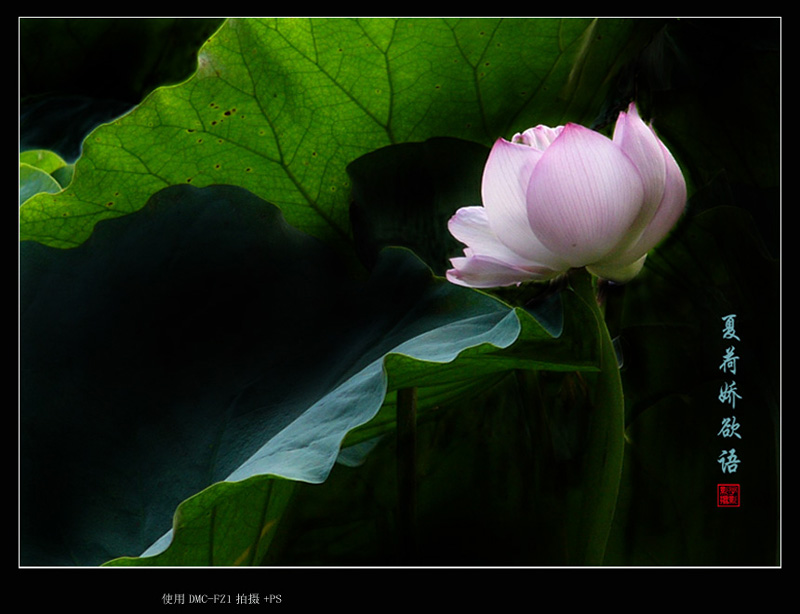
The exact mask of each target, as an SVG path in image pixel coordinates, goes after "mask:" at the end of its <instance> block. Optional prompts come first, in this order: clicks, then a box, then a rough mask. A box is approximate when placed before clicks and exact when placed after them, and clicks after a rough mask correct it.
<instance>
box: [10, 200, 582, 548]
mask: <svg viewBox="0 0 800 614" xmlns="http://www.w3.org/2000/svg"><path fill="white" fill-rule="evenodd" d="M21 251H22V253H21V262H22V271H21V273H22V282H21V365H22V366H21V403H22V423H21V446H22V471H21V479H22V508H21V510H22V561H23V563H24V564H46V563H57V564H69V563H73V564H74V563H80V564H96V563H100V562H103V561H105V560H107V559H110V558H112V557H115V556H120V555H138V554H140V553H141V552H143V551H144V550H145V549H146V548H147V547H148V546H150V545H151V544H152V543H153V542H154V541H156V540H157V539H158V538H159V537H160V536H162V535H164V534H165V533H166V532H167V531H168V530H169V528H170V526H171V519H172V517H173V513H174V512H175V510H176V508H177V507H178V506H179V504H180V503H181V502H183V501H184V500H186V499H187V498H189V497H192V496H193V495H195V494H197V493H200V492H201V491H204V489H206V488H207V487H209V486H211V485H213V484H215V483H217V482H221V481H225V480H227V481H228V482H231V483H237V484H242V488H250V487H253V486H254V487H255V488H256V489H257V490H258V489H261V491H263V489H265V488H267V490H269V488H268V487H266V486H264V485H263V484H255V485H254V484H253V483H252V482H249V481H248V480H249V479H250V478H253V477H254V476H267V475H277V476H282V477H285V478H289V479H291V480H303V481H308V482H321V481H323V480H325V478H326V476H327V474H328V472H329V471H330V468H331V466H332V465H333V463H334V462H335V459H336V456H337V454H338V452H339V447H340V444H341V442H342V440H343V438H344V437H345V435H346V434H347V433H348V432H349V431H351V430H352V429H354V428H355V427H358V426H359V425H361V424H364V423H367V422H368V421H369V420H370V419H371V418H373V417H374V416H375V415H376V413H377V412H378V410H379V409H380V408H381V405H382V404H383V403H384V400H385V398H386V394H387V391H388V390H389V388H390V387H393V388H396V387H398V386H406V385H416V383H419V384H420V385H421V386H426V385H427V386H431V387H432V389H433V390H434V392H436V393H441V391H442V387H443V386H447V385H453V386H454V389H455V390H459V388H463V386H464V385H465V382H470V381H472V382H474V383H475V384H476V385H480V383H481V379H480V377H479V376H480V375H481V374H484V375H485V374H488V373H492V372H496V371H502V370H506V369H514V368H518V367H523V368H526V367H533V368H553V369H565V368H579V369H580V368H589V369H591V368H594V366H595V364H596V347H595V343H594V341H593V339H594V335H593V328H592V327H593V326H594V324H593V323H592V320H591V316H590V315H588V316H587V314H586V310H585V309H584V310H582V309H581V305H580V304H576V305H572V306H570V307H569V309H568V310H567V313H568V314H570V315H569V317H567V318H566V319H564V321H563V322H562V323H560V324H559V325H558V328H559V329H558V330H554V329H553V328H552V327H549V326H548V327H547V328H545V327H544V326H542V325H540V324H538V322H537V321H536V320H535V319H534V318H533V317H531V316H530V315H529V314H528V313H527V312H525V311H522V310H518V309H511V308H509V307H508V306H506V305H505V304H503V303H502V302H500V301H497V300H496V299H494V298H491V297H489V296H488V295H486V294H483V293H480V292H475V291H472V290H469V289H466V288H459V287H456V286H453V285H451V284H449V283H447V282H446V281H444V280H441V279H436V278H434V277H433V276H432V275H431V272H430V270H429V269H428V268H427V267H426V266H425V265H424V264H422V263H421V262H420V261H419V260H418V259H417V258H416V257H415V256H414V255H413V254H412V253H411V252H409V251H407V250H403V249H396V250H389V251H388V252H386V253H385V254H384V257H383V258H382V259H381V261H380V262H379V264H378V266H377V267H376V269H375V270H374V271H373V272H372V275H371V277H370V278H369V279H362V278H361V277H363V276H359V275H357V274H355V272H354V271H352V270H351V269H350V268H349V264H348V263H347V262H346V261H342V260H340V259H339V258H337V257H336V255H335V253H333V252H332V251H331V250H330V249H329V248H327V247H325V246H324V245H323V244H321V243H320V242H318V241H317V240H316V239H314V238H312V237H309V236H307V235H305V234H303V233H300V232H299V231H296V230H295V229H293V228H292V227H290V226H289V225H288V224H286V223H285V221H283V219H282V218H281V217H280V215H279V213H278V212H277V210H276V209H275V208H274V207H271V206H270V205H268V204H267V203H265V202H263V201H262V200H261V199H259V198H257V197H255V196H253V195H251V194H250V193H248V192H246V191H244V190H242V189H241V188H232V187H213V188H205V189H197V188H193V187H189V186H181V187H175V188H170V189H168V190H165V191H162V192H160V193H159V194H157V195H156V197H154V198H153V199H152V201H151V202H150V203H149V205H148V206H147V207H146V208H145V209H143V210H141V211H140V212H138V213H137V214H135V215H131V216H126V217H124V218H120V219H117V220H111V221H107V222H104V223H103V224H100V225H98V227H97V229H96V231H95V233H94V234H93V236H92V237H91V239H90V240H89V241H88V242H86V243H85V244H84V245H82V246H80V247H78V248H75V249H71V250H61V249H56V248H51V247H47V246H44V245H41V244H39V243H34V242H23V243H22V246H21ZM565 300H567V301H569V300H571V299H570V298H566V299H565ZM587 325H588V326H589V329H586V328H585V327H586V326H587ZM562 329H563V332H562ZM564 343H568V344H569V347H568V348H567V349H564V348H562V345H563V344H564ZM502 348H508V349H509V351H512V350H514V348H517V350H518V352H519V354H518V355H517V354H515V353H513V352H512V353H511V354H509V355H508V356H505V355H504V353H503V352H502V351H501V350H502ZM523 349H524V351H523ZM537 349H538V351H537ZM459 356H461V357H462V359H463V360H462V359H459V360H458V361H455V359H456V358H457V357H459ZM454 361H455V362H454ZM391 382H393V383H391ZM457 384H459V385H457ZM264 479H267V478H266V477H265V478H264ZM227 488H229V489H231V488H232V487H230V486H228V487H227ZM212 490H213V489H212ZM233 491H234V492H233V493H231V494H230V496H237V495H236V489H235V488H233ZM281 492H283V491H281ZM211 495H212V496H215V497H218V496H219V491H218V490H215V491H214V492H212V493H211ZM205 496H209V493H208V491H205V494H204V497H205ZM244 499H247V497H244ZM204 500H205V499H204ZM249 500H251V501H256V502H257V501H262V502H263V501H264V499H263V496H262V498H261V499H258V498H257V497H256V498H250V499H249ZM220 501H221V502H220V508H219V509H217V508H216V507H214V513H213V514H211V516H209V514H207V513H205V512H197V514H199V516H200V517H201V518H200V521H201V522H202V523H206V525H205V526H206V529H208V526H207V524H208V523H209V522H211V523H212V524H213V526H214V527H216V530H218V531H229V530H230V528H231V527H232V526H244V525H247V526H250V525H253V526H254V527H255V528H253V531H252V532H250V533H248V534H249V535H250V534H258V533H259V531H260V530H261V529H262V528H263V526H262V525H261V524H260V523H261V522H266V520H265V519H268V518H269V514H265V510H267V509H268V508H269V505H272V506H273V509H275V506H276V505H277V504H275V503H274V501H273V502H272V503H270V502H269V497H267V503H264V504H263V505H262V504H260V503H256V504H255V505H256V507H257V509H252V508H243V507H239V506H232V505H227V506H225V505H224V503H225V501H228V497H227V496H226V497H222V498H221V499H220ZM198 507H201V508H203V505H200V506H197V505H195V506H194V507H193V506H192V504H189V505H187V507H184V508H182V509H181V514H180V515H179V516H180V519H181V523H183V524H181V526H184V525H185V524H186V523H187V522H188V521H187V520H186V519H187V517H188V518H191V517H192V514H191V513H190V512H191V510H193V509H194V510H195V511H196V510H197V509H198ZM212 507H213V506H212ZM277 507H278V508H279V507H280V506H279V505H277ZM223 508H224V509H227V510H229V515H227V516H226V514H225V513H222V511H220V510H221V509H223ZM203 509H204V510H205V511H206V512H207V511H208V507H207V506H206V507H204V508H203ZM245 509H246V511H248V513H252V514H254V515H255V518H257V519H261V520H258V521H254V520H253V517H252V516H250V517H246V518H245V519H243V518H242V513H243V510H245ZM204 513H205V515H204ZM274 513H275V514H278V512H274ZM211 517H213V520H209V518H211ZM176 518H178V517H176ZM242 523H244V525H243V524H242ZM188 524H191V523H188ZM193 530H194V529H193ZM208 534H209V533H208V530H206V535H208ZM226 534H227V533H226ZM168 541H169V539H167V540H166V541H165V542H163V543H162V544H161V545H159V546H158V547H157V548H156V550H155V551H159V550H161V549H163V547H164V546H165V545H166V543H168ZM214 543H216V544H218V545H219V547H221V548H228V550H225V552H224V554H225V555H226V556H223V554H220V553H218V554H217V556H216V558H215V559H214V560H217V561H229V562H230V564H233V562H234V561H236V560H238V559H239V557H240V556H241V554H242V552H243V548H240V545H241V544H239V543H238V542H237V541H236V540H233V541H228V542H226V541H225V540H221V539H220V540H217V542H214ZM204 545H205V546H207V547H206V548H205V549H204V550H203V551H202V554H201V555H200V556H199V557H198V554H197V552H196V551H192V553H191V558H190V559H189V560H190V561H193V562H197V561H202V562H207V561H208V560H210V558H209V557H210V556H211V555H210V554H209V550H208V544H204ZM231 548H233V549H234V550H235V552H234V551H231V550H230V549H231ZM226 557H227V558H226ZM212 558H213V557H212ZM184 563H187V560H184ZM187 564H188V563H187Z"/></svg>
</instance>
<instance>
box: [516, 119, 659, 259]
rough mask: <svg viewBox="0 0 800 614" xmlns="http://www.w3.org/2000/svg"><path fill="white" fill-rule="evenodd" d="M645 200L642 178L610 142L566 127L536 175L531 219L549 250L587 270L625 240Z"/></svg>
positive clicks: (532, 184) (575, 127)
mask: <svg viewBox="0 0 800 614" xmlns="http://www.w3.org/2000/svg"><path fill="white" fill-rule="evenodd" d="M643 196H644V187H643V185H642V180H641V178H640V176H639V172H638V171H637V169H636V167H635V166H634V165H633V163H632V162H631V160H630V159H629V158H628V156H626V155H625V154H624V153H623V152H622V150H621V149H620V148H619V147H618V146H617V145H615V144H614V143H613V142H612V141H611V139H608V138H606V137H605V136H603V135H601V134H599V133H597V132H594V131H592V130H589V129H588V128H584V127H582V126H578V125H576V124H568V125H567V126H565V128H564V130H563V131H562V132H561V134H560V136H559V137H558V138H557V139H556V140H555V141H553V143H552V144H551V145H550V147H548V148H547V150H546V151H545V152H544V154H542V157H541V159H540V160H539V161H538V163H537V164H536V166H535V168H534V169H533V173H532V174H531V180H530V184H529V186H528V192H527V201H528V219H529V220H530V226H531V228H533V231H534V232H535V233H536V236H537V237H538V238H539V239H540V240H541V242H542V243H543V244H544V245H545V246H546V247H547V248H548V249H549V250H551V251H552V252H553V253H556V254H558V255H559V256H560V257H561V258H563V259H564V260H566V261H567V262H568V263H569V264H570V265H571V266H576V267H577V266H585V265H587V264H591V263H593V262H597V261H599V260H601V259H602V258H603V256H605V255H606V254H607V253H608V252H609V251H610V250H612V249H613V248H614V247H615V246H616V245H617V244H618V243H619V242H620V240H621V238H622V237H624V236H625V235H626V233H627V232H628V230H629V228H630V227H631V224H632V223H633V222H634V220H635V219H636V217H637V215H638V214H639V210H640V207H641V203H642V198H643Z"/></svg>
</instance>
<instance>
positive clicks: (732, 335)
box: [717, 314, 742, 473]
mask: <svg viewBox="0 0 800 614" xmlns="http://www.w3.org/2000/svg"><path fill="white" fill-rule="evenodd" d="M722 321H723V322H724V327H723V329H722V338H723V339H726V340H731V339H735V340H736V341H741V339H739V337H738V335H737V334H736V314H730V315H727V316H725V317H723V318H722ZM737 360H739V357H738V356H737V355H736V346H735V345H731V346H729V347H728V348H727V349H726V350H725V354H724V355H723V357H722V364H720V366H719V368H720V370H721V371H722V372H723V373H726V374H731V375H736V361H737ZM717 398H718V399H719V401H720V402H721V403H723V404H725V403H727V404H730V406H731V410H734V409H736V400H737V399H741V398H742V397H741V395H740V394H739V393H738V392H737V390H736V381H735V380H731V381H728V382H724V383H723V384H722V386H721V387H720V390H719V396H718V397H717ZM739 426H740V425H739V423H738V422H737V421H736V416H735V415H733V414H731V415H730V416H727V417H725V418H723V419H722V426H721V428H720V429H719V432H717V436H719V437H724V438H730V437H736V438H738V439H741V438H742V436H741V435H740V434H739V433H738V432H737V431H738V430H739ZM717 462H718V463H719V464H720V466H721V468H722V472H723V473H734V472H735V471H736V470H737V469H738V467H739V462H740V461H739V458H738V456H737V455H736V448H731V449H730V450H722V453H721V454H720V455H719V457H717Z"/></svg>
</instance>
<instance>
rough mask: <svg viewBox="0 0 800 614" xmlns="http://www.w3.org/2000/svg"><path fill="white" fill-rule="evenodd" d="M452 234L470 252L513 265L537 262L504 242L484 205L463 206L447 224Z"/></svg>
mask: <svg viewBox="0 0 800 614" xmlns="http://www.w3.org/2000/svg"><path fill="white" fill-rule="evenodd" d="M447 227H448V229H449V230H450V234H452V235H453V236H454V237H455V238H456V239H458V240H459V241H461V242H462V243H464V244H465V245H467V246H468V249H469V251H470V253H473V254H479V255H481V256H488V257H490V258H493V259H495V260H498V261H500V262H505V263H508V264H510V265H512V266H525V265H531V264H536V263H533V262H531V261H528V260H526V259H525V258H523V257H522V256H520V255H519V254H517V253H516V252H515V251H513V250H511V249H510V248H509V247H508V246H506V245H505V244H504V243H502V242H501V241H500V240H499V239H498V238H497V235H495V233H494V231H493V230H492V228H491V226H490V225H489V218H488V217H487V215H486V209H485V208H484V207H462V208H461V209H459V210H458V211H456V213H455V215H453V217H451V218H450V221H449V222H448V224H447Z"/></svg>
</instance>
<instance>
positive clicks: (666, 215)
mask: <svg viewBox="0 0 800 614" xmlns="http://www.w3.org/2000/svg"><path fill="white" fill-rule="evenodd" d="M660 150H661V154H662V156H663V159H664V162H665V166H666V171H667V176H666V181H665V186H664V194H663V196H662V198H661V202H660V203H659V205H658V208H657V209H656V211H655V213H654V214H653V216H652V218H651V219H650V222H649V223H648V225H647V227H646V228H645V229H644V231H643V232H642V234H641V236H639V238H638V240H637V241H636V242H635V243H634V244H632V245H631V246H630V247H628V249H627V250H626V251H625V255H624V256H622V259H623V260H627V261H629V262H630V261H632V260H636V259H637V258H639V257H640V256H642V255H643V254H646V253H647V252H649V251H650V250H651V249H653V248H654V247H655V246H656V245H658V244H659V243H660V242H661V240H662V239H664V237H666V236H667V234H669V232H670V230H672V228H673V226H675V224H676V223H677V221H678V220H679V219H680V217H681V215H683V212H684V209H685V208H686V180H685V179H684V177H683V173H682V172H681V169H680V167H679V166H678V163H677V162H676V161H675V158H674V157H673V156H672V154H671V153H670V151H669V150H668V149H667V148H666V146H665V145H664V144H663V143H660Z"/></svg>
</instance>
